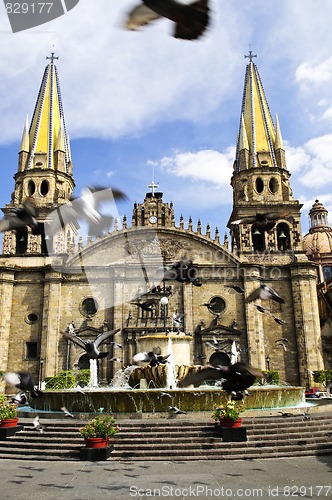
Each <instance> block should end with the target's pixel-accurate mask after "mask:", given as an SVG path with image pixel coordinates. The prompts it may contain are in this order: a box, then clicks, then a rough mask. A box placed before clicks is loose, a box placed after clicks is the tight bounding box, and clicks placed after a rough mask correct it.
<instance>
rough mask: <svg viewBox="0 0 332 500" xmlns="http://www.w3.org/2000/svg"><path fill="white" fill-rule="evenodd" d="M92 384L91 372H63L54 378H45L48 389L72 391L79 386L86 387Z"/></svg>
mask: <svg viewBox="0 0 332 500" xmlns="http://www.w3.org/2000/svg"><path fill="white" fill-rule="evenodd" d="M89 382H90V370H79V371H75V370H63V371H62V372H60V373H58V375H55V376H54V377H46V378H45V388H46V389H54V390H61V389H72V388H74V387H76V386H77V385H81V386H83V387H84V386H86V385H88V384H89Z"/></svg>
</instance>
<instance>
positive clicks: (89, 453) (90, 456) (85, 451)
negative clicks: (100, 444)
mask: <svg viewBox="0 0 332 500" xmlns="http://www.w3.org/2000/svg"><path fill="white" fill-rule="evenodd" d="M112 450H113V445H110V446H106V448H86V447H85V446H84V447H83V448H81V449H80V460H85V461H86V462H100V461H103V460H107V459H108V458H109V457H110V456H111V452H112Z"/></svg>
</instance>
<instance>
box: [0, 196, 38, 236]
mask: <svg viewBox="0 0 332 500" xmlns="http://www.w3.org/2000/svg"><path fill="white" fill-rule="evenodd" d="M36 215H37V210H36V204H35V202H34V200H33V199H32V198H27V199H26V200H25V201H24V203H23V207H20V208H16V209H15V210H13V211H12V212H9V213H8V214H7V215H6V216H5V217H4V218H3V219H2V220H1V221H0V232H4V231H10V230H12V229H23V228H25V227H30V228H31V229H36V228H37V227H38V222H37V220H36V218H35V217H36Z"/></svg>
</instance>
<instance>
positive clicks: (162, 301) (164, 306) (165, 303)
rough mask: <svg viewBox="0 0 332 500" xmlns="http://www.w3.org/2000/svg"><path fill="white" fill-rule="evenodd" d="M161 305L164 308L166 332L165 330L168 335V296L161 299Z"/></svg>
mask: <svg viewBox="0 0 332 500" xmlns="http://www.w3.org/2000/svg"><path fill="white" fill-rule="evenodd" d="M160 304H161V305H162V306H163V318H164V330H165V333H166V320H167V304H168V298H167V297H166V296H164V297H161V299H160Z"/></svg>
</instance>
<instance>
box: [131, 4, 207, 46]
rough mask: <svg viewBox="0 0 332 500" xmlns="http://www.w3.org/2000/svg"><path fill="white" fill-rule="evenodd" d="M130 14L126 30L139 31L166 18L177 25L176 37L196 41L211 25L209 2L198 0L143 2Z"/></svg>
mask: <svg viewBox="0 0 332 500" xmlns="http://www.w3.org/2000/svg"><path fill="white" fill-rule="evenodd" d="M142 2H143V3H142V4H140V5H138V6H137V7H135V8H134V9H133V10H131V12H129V14H128V18H127V20H126V22H125V28H126V29H128V30H133V31H135V30H137V29H139V28H140V27H141V26H144V25H146V24H149V23H151V22H152V21H155V20H156V19H160V18H161V17H165V18H167V19H170V20H171V21H173V22H174V23H175V29H174V35H173V36H174V37H175V38H181V39H183V40H196V39H197V38H199V37H200V36H201V35H202V34H203V33H204V31H205V30H206V28H207V26H208V24H209V4H208V2H209V0H196V1H195V2H193V3H191V4H184V3H181V2H178V1H176V0H142Z"/></svg>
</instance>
